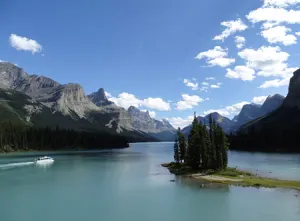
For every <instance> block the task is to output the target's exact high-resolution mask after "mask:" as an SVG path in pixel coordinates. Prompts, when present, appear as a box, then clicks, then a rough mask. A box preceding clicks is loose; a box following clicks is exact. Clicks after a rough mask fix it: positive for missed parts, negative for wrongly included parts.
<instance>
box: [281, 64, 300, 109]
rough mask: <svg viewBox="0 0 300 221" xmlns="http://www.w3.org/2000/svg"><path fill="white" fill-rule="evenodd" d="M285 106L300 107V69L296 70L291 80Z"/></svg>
mask: <svg viewBox="0 0 300 221" xmlns="http://www.w3.org/2000/svg"><path fill="white" fill-rule="evenodd" d="M283 106H284V107H287V108H294V107H300V69H298V70H297V71H295V72H294V75H293V77H292V78H291V80H290V84H289V92H288V95H287V96H286V98H285V100H284V102H283Z"/></svg>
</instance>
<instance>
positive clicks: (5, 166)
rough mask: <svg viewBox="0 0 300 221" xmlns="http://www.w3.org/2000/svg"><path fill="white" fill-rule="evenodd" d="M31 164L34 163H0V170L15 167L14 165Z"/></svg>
mask: <svg viewBox="0 0 300 221" xmlns="http://www.w3.org/2000/svg"><path fill="white" fill-rule="evenodd" d="M33 164H34V162H20V163H8V164H0V170H7V169H12V168H16V167H23V166H30V165H33Z"/></svg>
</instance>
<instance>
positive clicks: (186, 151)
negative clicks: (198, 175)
mask: <svg viewBox="0 0 300 221" xmlns="http://www.w3.org/2000/svg"><path fill="white" fill-rule="evenodd" d="M174 162H175V163H177V164H182V165H184V166H185V165H186V166H188V167H190V168H192V169H204V170H208V169H211V170H222V169H226V168H227V164H228V142H227V138H226V136H225V133H224V131H223V130H222V128H221V127H220V126H219V125H218V124H216V122H214V120H213V119H212V117H210V119H209V128H207V126H206V125H203V124H202V123H201V122H200V123H198V120H197V118H196V114H195V116H194V120H193V123H192V128H191V132H190V134H189V136H188V141H187V142H186V139H185V137H184V135H183V134H182V133H181V130H180V128H179V129H178V132H177V138H176V140H175V143H174Z"/></svg>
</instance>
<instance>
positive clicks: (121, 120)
mask: <svg viewBox="0 0 300 221" xmlns="http://www.w3.org/2000/svg"><path fill="white" fill-rule="evenodd" d="M88 98H89V99H90V100H91V101H92V102H93V103H94V104H95V105H97V106H98V107H99V108H100V109H101V110H102V111H103V112H105V113H111V114H113V115H114V116H115V117H114V118H112V120H111V121H110V122H109V125H110V124H111V123H112V122H116V123H117V124H118V125H119V127H120V128H126V129H127V130H134V128H133V127H132V125H131V121H130V114H129V113H128V112H127V110H125V109H124V108H122V107H119V106H117V105H116V104H115V103H114V102H112V101H109V100H108V99H107V97H106V95H105V91H104V89H103V88H100V89H99V90H98V91H97V92H94V93H92V94H90V95H88Z"/></svg>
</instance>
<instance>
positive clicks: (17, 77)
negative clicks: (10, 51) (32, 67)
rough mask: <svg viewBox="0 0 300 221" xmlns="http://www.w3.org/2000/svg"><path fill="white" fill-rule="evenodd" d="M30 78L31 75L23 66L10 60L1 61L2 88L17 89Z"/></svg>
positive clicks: (0, 86) (0, 80)
mask: <svg viewBox="0 0 300 221" xmlns="http://www.w3.org/2000/svg"><path fill="white" fill-rule="evenodd" d="M28 78H29V75H28V74H27V73H26V72H24V70H23V69H22V68H19V67H18V66H16V65H14V64H12V63H9V62H0V88H4V89H15V88H16V87H17V86H18V85H19V84H21V83H22V82H23V81H25V80H27V79H28Z"/></svg>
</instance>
